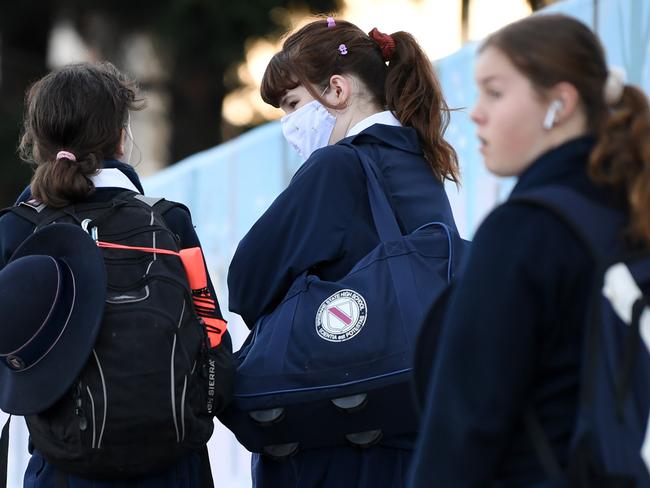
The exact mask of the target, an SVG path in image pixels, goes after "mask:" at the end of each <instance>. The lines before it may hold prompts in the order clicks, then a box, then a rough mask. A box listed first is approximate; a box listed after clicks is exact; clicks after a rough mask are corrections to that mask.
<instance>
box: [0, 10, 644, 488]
mask: <svg viewBox="0 0 650 488" xmlns="http://www.w3.org/2000/svg"><path fill="white" fill-rule="evenodd" d="M1 1H2V6H1V7H0V115H1V116H0V158H1V159H0V203H1V204H2V205H8V204H11V203H12V202H13V201H14V199H15V198H16V196H17V195H18V193H19V192H20V191H21V190H22V189H23V188H24V186H25V185H27V184H28V182H29V177H30V169H29V167H28V166H27V165H26V164H24V163H21V162H20V161H19V160H18V157H17V155H16V147H17V143H18V138H19V134H20V126H21V116H22V109H23V97H24V93H25V90H26V88H27V87H28V86H29V84H30V83H31V82H32V81H34V80H36V79H38V78H39V77H41V76H42V75H43V74H45V73H46V72H47V71H49V70H50V69H52V68H55V67H57V66H61V65H63V64H66V63H70V62H77V61H84V60H109V61H111V62H113V63H114V64H115V65H117V66H118V68H120V69H121V70H122V71H125V72H127V73H129V74H130V75H132V76H133V77H135V78H136V79H137V80H138V81H139V83H140V86H141V88H142V90H143V92H144V95H145V96H146V98H147V100H148V107H147V108H146V109H145V110H144V111H141V112H136V113H134V114H133V116H132V120H131V125H132V130H133V136H134V140H135V143H136V149H135V150H134V151H133V156H132V161H129V162H130V163H131V164H133V165H134V166H136V170H137V171H138V173H140V175H141V176H142V177H143V184H144V188H145V191H146V193H147V194H149V195H152V196H164V197H166V198H168V199H172V200H177V201H180V202H183V203H185V204H186V205H188V206H189V208H190V209H191V211H192V216H193V220H194V224H195V226H196V229H197V232H198V234H199V237H200V239H201V242H202V244H203V248H204V252H205V254H206V260H207V262H208V266H209V268H210V274H211V277H212V280H213V282H214V284H215V286H216V288H217V291H218V294H219V301H220V303H221V307H222V310H223V311H224V315H225V317H226V319H227V320H228V321H229V329H230V331H231V334H232V337H233V342H234V346H235V348H238V347H239V345H240V344H241V343H242V342H243V340H244V339H245V337H246V334H247V332H248V331H247V329H246V327H245V325H244V324H243V322H242V321H241V319H240V318H239V317H238V316H237V315H235V314H232V313H229V312H228V293H227V287H226V275H227V270H228V264H229V263H230V259H231V257H232V254H233V253H234V251H235V249H236V246H237V244H238V242H239V240H240V239H241V238H242V237H243V235H244V234H245V233H246V231H248V229H249V228H250V227H251V225H252V224H253V223H254V222H255V220H256V219H257V218H258V217H259V216H260V215H261V213H262V212H264V210H265V209H266V208H267V207H268V206H269V205H270V204H271V202H272V201H273V199H274V198H275V197H276V196H277V195H278V193H280V192H281V191H282V190H283V189H284V188H285V187H286V185H287V184H288V182H289V180H290V178H291V176H292V175H293V173H294V172H295V170H296V169H297V168H298V167H299V165H300V164H301V161H300V159H299V158H298V156H297V154H295V152H294V151H293V150H292V149H290V148H289V147H288V146H287V144H286V142H285V141H284V138H283V136H282V132H281V129H280V124H279V122H278V119H279V117H280V116H281V115H282V112H281V111H279V110H277V109H275V108H273V107H270V106H267V105H265V104H264V103H263V102H262V101H261V99H260V97H259V83H260V80H261V77H262V74H263V72H264V69H265V67H266V64H267V63H268V60H269V59H270V57H271V56H272V55H273V54H274V53H275V52H276V51H277V49H278V48H279V46H280V43H281V38H282V35H283V34H284V33H286V32H287V31H290V30H293V29H295V28H297V27H299V26H300V25H302V24H303V23H306V22H308V21H309V20H312V19H313V15H314V14H334V16H335V17H338V18H345V19H346V20H350V21H352V22H354V23H355V24H357V25H358V26H359V27H361V28H362V29H363V30H365V31H366V32H368V31H370V30H371V29H372V28H373V27H377V28H378V29H379V30H380V31H382V32H386V33H392V32H395V31H398V30H405V31H408V32H410V33H412V34H413V35H414V36H415V37H416V38H417V39H418V40H419V41H420V43H421V44H422V46H423V48H424V49H425V51H426V52H427V54H428V55H429V57H430V59H431V60H432V63H433V65H434V68H435V69H436V71H437V73H438V76H439V78H440V81H441V85H442V88H443V92H444V95H445V97H446V99H447V102H448V104H449V106H450V107H453V108H456V109H458V110H456V111H454V112H453V113H452V116H451V123H450V125H449V128H448V130H447V133H446V138H447V139H448V140H449V142H450V143H451V144H452V145H453V146H454V147H455V149H456V150H457V152H458V154H459V159H460V165H461V173H462V180H463V181H462V185H461V186H460V187H456V186H455V185H448V186H447V193H448V195H449V198H450V201H451V203H452V209H453V211H454V215H455V217H456V221H457V223H458V227H459V230H460V232H461V235H462V236H463V237H465V238H469V239H471V237H472V235H473V233H474V231H475V229H476V227H477V226H478V225H479V224H480V222H481V220H482V219H483V218H484V216H485V215H486V213H487V212H489V211H490V210H491V209H492V208H493V207H494V205H496V204H498V203H499V202H500V201H501V200H502V199H503V198H505V197H506V196H507V194H508V193H509V191H510V189H511V188H512V186H513V184H514V183H515V181H514V179H512V178H506V179H503V178H496V177H494V176H493V175H491V174H489V173H488V172H487V171H486V170H485V169H484V167H483V165H482V162H481V157H480V154H479V152H478V140H477V138H476V137H475V128H474V126H473V124H472V123H471V121H470V119H469V110H470V109H471V107H472V105H473V103H474V100H475V97H476V88H475V86H474V83H473V64H474V58H475V52H476V47H477V46H478V45H479V44H480V40H481V39H482V38H484V37H485V36H486V35H487V34H489V33H490V32H492V31H494V30H496V29H498V28H499V27H501V26H503V25H505V24H506V23H509V22H511V21H513V20H517V19H519V18H522V17H525V16H527V15H531V14H532V13H535V12H537V11H540V12H539V14H543V13H545V12H562V13H566V14H568V15H572V16H574V17H576V18H578V19H579V20H581V21H583V22H584V23H586V24H587V25H589V26H590V27H591V28H593V29H594V30H595V31H596V32H597V33H598V35H599V36H600V38H601V40H602V41H603V44H604V45H605V48H606V51H607V58H608V62H609V63H610V64H612V65H616V66H620V67H623V68H624V69H625V70H626V72H627V76H628V81H629V82H632V83H635V84H637V85H640V86H641V87H642V88H644V89H645V90H646V93H648V92H650V51H649V48H650V43H649V40H650V2H649V1H647V0H563V1H562V0H560V1H554V0H546V1H544V0H539V1H534V0H316V1H313V0H303V1H301V0H292V1H275V0H239V1H235V2H226V1H224V0H158V1H157V2H154V1H150V0H130V1H126V0H106V1H100V0H50V1H47V0H22V1H21V2H18V3H12V4H11V5H9V3H8V1H7V0H1ZM2 420H3V415H2V414H1V413H0V421H2ZM17 420H19V421H18V422H12V428H11V432H12V442H11V448H10V478H9V484H8V486H10V487H19V486H22V481H21V480H22V472H23V471H24V465H25V463H26V460H27V457H28V455H27V449H26V445H27V431H26V429H25V427H24V423H22V422H21V421H20V419H17ZM209 448H210V456H211V465H212V470H213V475H214V478H215V485H216V486H218V487H219V486H223V487H228V488H230V487H234V488H239V487H247V486H250V485H251V481H250V468H249V465H250V454H249V453H248V452H246V451H245V450H244V449H243V448H241V446H239V444H238V443H237V441H236V439H235V438H234V436H233V435H232V434H231V433H230V432H229V431H227V430H226V429H225V428H223V427H222V426H221V425H220V424H219V422H218V421H215V434H214V436H213V438H212V439H211V441H210V444H209Z"/></svg>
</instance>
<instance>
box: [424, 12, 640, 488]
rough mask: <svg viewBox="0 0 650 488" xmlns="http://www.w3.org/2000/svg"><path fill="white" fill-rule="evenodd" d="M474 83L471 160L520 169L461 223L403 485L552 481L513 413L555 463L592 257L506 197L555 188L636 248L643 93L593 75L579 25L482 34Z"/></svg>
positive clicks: (597, 69)
mask: <svg viewBox="0 0 650 488" xmlns="http://www.w3.org/2000/svg"><path fill="white" fill-rule="evenodd" d="M475 77H476V83H477V84H478V88H479V95H478V100H477V102H476V106H475V107H474V109H473V111H472V114H471V116H472V120H473V121H474V122H475V124H476V126H477V133H478V134H477V135H478V137H479V140H480V142H481V146H480V150H481V153H482V154H483V158H484V161H485V165H486V166H487V168H488V169H489V170H490V171H491V172H493V173H495V174H497V175H500V176H517V177H518V178H519V179H518V182H517V184H516V186H515V188H514V189H513V191H512V194H511V196H510V198H509V200H508V201H506V202H505V203H504V204H503V205H501V206H499V207H497V208H496V209H495V210H494V211H493V212H492V213H491V214H490V215H489V216H488V217H487V218H486V219H485V221H484V222H483V223H482V225H481V226H480V228H479V229H478V231H477V232H476V235H475V238H474V241H473V247H472V252H471V254H470V257H469V261H468V263H467V267H466V269H465V273H464V274H463V276H462V277H461V279H460V280H459V282H458V283H457V287H456V289H455V292H454V294H453V295H452V297H451V301H450V303H449V309H448V312H447V315H446V319H445V323H444V327H443V333H442V336H441V339H440V342H439V350H438V354H437V356H436V358H437V359H436V363H435V365H434V369H433V372H432V374H431V378H432V382H431V383H430V387H429V398H428V407H427V408H428V410H427V411H426V413H425V414H424V416H423V419H424V420H423V425H422V428H421V434H420V435H421V437H420V439H419V445H418V450H417V455H416V458H415V460H414V466H413V481H414V482H413V483H412V486H417V487H429V486H536V487H542V486H544V487H545V486H556V485H554V484H551V480H550V479H549V478H548V476H547V474H546V473H545V471H544V469H543V468H542V463H541V462H540V461H541V460H540V458H541V456H538V454H537V453H536V451H535V448H534V443H533V442H532V440H531V434H530V430H529V429H527V427H526V426H525V425H526V423H527V420H525V419H526V418H529V417H527V412H530V411H531V409H532V411H533V412H534V415H535V416H536V418H537V419H538V423H539V427H540V428H541V431H542V432H543V434H542V435H543V436H544V437H546V438H547V440H548V446H549V449H550V456H549V457H552V458H555V459H557V461H558V462H559V470H562V471H564V470H566V469H567V465H568V463H569V455H570V452H569V450H570V441H571V435H572V432H573V430H574V427H575V422H576V413H577V407H578V391H579V386H580V381H579V378H580V371H579V367H580V362H581V357H582V351H583V350H582V343H583V336H584V333H585V330H584V325H585V322H586V320H585V319H586V315H587V299H588V296H590V294H591V283H592V279H593V278H594V277H595V274H594V273H595V268H596V264H595V262H594V260H593V258H592V257H591V254H590V252H589V249H587V248H586V246H585V244H583V242H582V241H581V240H580V239H579V238H578V236H577V235H576V234H574V233H573V231H572V229H571V228H570V227H569V225H568V224H567V223H565V222H564V221H563V220H562V218H561V217H560V216H559V215H556V214H554V213H553V212H552V211H551V210H549V209H547V208H544V207H542V206H537V205H531V204H528V203H524V202H522V201H521V200H520V201H516V200H517V198H518V197H519V196H520V195H522V194H526V192H530V191H532V190H536V189H537V190H538V191H539V189H540V188H544V187H546V186H558V185H559V186H563V187H567V188H569V189H571V190H572V191H573V192H576V193H578V194H579V195H581V196H583V197H584V198H586V199H589V200H592V201H593V202H595V203H598V204H600V205H602V206H604V207H605V208H607V209H614V210H616V211H619V212H620V214H621V216H625V215H629V216H630V221H629V226H628V228H627V233H626V236H627V238H628V239H629V241H630V242H629V243H628V244H629V245H633V246H639V247H647V245H648V243H649V242H650V213H649V212H648V209H650V112H649V110H648V101H647V98H646V97H645V95H644V94H643V93H642V92H641V91H640V90H639V89H638V88H636V87H633V86H630V85H627V84H625V83H624V81H623V80H622V78H621V75H620V72H619V71H615V70H611V71H610V70H608V68H607V65H606V63H605V55H604V53H603V49H602V47H601V45H600V42H599V41H598V39H597V38H596V36H595V35H594V33H593V32H592V31H591V30H589V28H588V27H586V26H585V25H584V24H582V23H580V22H578V21H577V20H575V19H572V18H570V17H566V16H562V15H535V16H532V17H529V18H526V19H524V20H521V21H518V22H515V23H513V24H510V25H508V26H506V27H504V28H503V29H501V30H500V31H497V32H496V33H494V34H492V35H491V36H489V37H488V38H487V40H486V41H485V42H484V43H483V45H482V46H481V48H480V49H479V54H478V59H477V61H476V69H475ZM621 234H623V232H621ZM612 237H613V238H618V239H622V236H618V235H615V236H612ZM590 486H593V485H590ZM608 486H609V485H608Z"/></svg>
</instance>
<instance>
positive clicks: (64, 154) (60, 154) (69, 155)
mask: <svg viewBox="0 0 650 488" xmlns="http://www.w3.org/2000/svg"><path fill="white" fill-rule="evenodd" d="M63 158H66V159H69V160H70V161H76V160H77V156H75V155H74V154H72V153H71V152H69V151H59V152H58V153H56V159H63Z"/></svg>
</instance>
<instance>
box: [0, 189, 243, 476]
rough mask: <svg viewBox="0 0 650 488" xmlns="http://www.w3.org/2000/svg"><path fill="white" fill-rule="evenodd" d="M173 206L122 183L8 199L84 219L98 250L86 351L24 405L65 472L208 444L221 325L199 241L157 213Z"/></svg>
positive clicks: (122, 469)
mask: <svg viewBox="0 0 650 488" xmlns="http://www.w3.org/2000/svg"><path fill="white" fill-rule="evenodd" d="M176 206H182V205H180V204H178V203H175V202H169V201H166V200H162V199H151V198H147V197H144V196H142V195H140V194H137V193H135V192H131V191H127V192H124V193H122V194H120V195H119V196H118V197H116V198H115V199H113V200H112V201H110V202H107V203H96V204H95V203H92V204H91V203H84V204H76V205H71V206H69V207H65V208H63V209H52V208H48V207H45V206H43V205H34V204H33V202H30V203H26V204H21V205H19V206H17V207H14V208H13V209H11V211H12V212H14V213H16V214H18V215H20V216H22V217H24V218H26V219H28V220H30V221H31V222H33V223H34V224H35V225H36V226H37V230H38V229H39V228H42V227H44V226H47V225H55V226H56V225H58V223H59V222H67V223H75V224H77V225H81V227H82V228H83V229H84V230H86V231H87V232H88V233H89V234H90V235H91V236H92V237H93V239H94V240H95V241H96V242H97V245H98V246H99V247H100V248H101V249H102V253H103V257H104V264H105V268H106V272H107V281H108V284H107V295H106V306H105V310H104V315H103V319H102V323H101V327H100V330H99V334H98V336H97V340H96V342H95V345H94V348H93V350H92V351H91V354H90V359H89V361H88V362H87V363H86V365H85V366H84V368H83V370H82V372H81V374H80V375H79V377H78V378H77V380H76V381H75V382H74V384H73V386H72V388H71V389H70V391H69V394H66V395H64V396H63V397H62V398H60V400H58V401H57V402H56V403H55V404H54V405H53V406H52V407H50V408H48V409H47V410H45V411H43V412H40V413H38V414H35V415H28V416H26V422H27V426H28V428H29V432H30V436H31V439H32V442H33V444H34V446H35V448H36V449H37V450H38V451H39V452H40V453H41V454H42V455H43V456H44V457H45V459H46V460H47V461H48V462H50V463H52V464H53V465H54V466H57V467H59V468H60V469H61V470H62V471H64V472H67V473H71V474H76V475H80V476H87V477H92V478H120V477H131V476H138V475H143V474H147V473H150V472H154V471H156V470H160V469H164V468H165V467H168V466H169V464H170V463H172V462H173V461H174V460H176V459H179V458H180V457H181V456H183V455H185V454H187V453H189V452H191V451H195V450H199V449H203V448H204V447H205V444H206V443H207V441H208V439H209V438H210V436H211V434H212V430H213V416H214V414H215V413H216V412H218V411H219V410H220V409H221V408H223V406H224V405H225V404H226V403H227V402H228V401H229V398H230V394H231V386H232V362H231V356H230V352H229V351H228V350H227V349H226V348H225V347H221V346H220V342H221V336H222V334H223V333H224V332H225V330H226V324H225V322H224V321H223V320H221V319H219V318H217V317H216V315H215V313H214V311H215V303H214V301H213V299H212V297H211V296H210V293H209V292H208V289H207V277H206V274H205V268H204V262H203V257H202V255H201V251H200V248H193V249H189V250H181V249H179V242H178V237H177V236H176V235H175V234H173V232H172V231H171V230H170V229H169V228H168V226H167V224H166V223H165V221H164V219H163V217H162V215H163V214H164V213H165V212H167V211H168V210H170V209H171V208H172V207H176ZM188 281H189V283H188ZM190 285H191V286H192V288H190Z"/></svg>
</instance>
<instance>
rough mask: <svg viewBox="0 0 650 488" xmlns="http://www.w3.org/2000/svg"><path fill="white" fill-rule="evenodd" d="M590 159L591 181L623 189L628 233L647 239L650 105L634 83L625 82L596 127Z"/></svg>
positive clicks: (649, 221) (649, 239)
mask: <svg viewBox="0 0 650 488" xmlns="http://www.w3.org/2000/svg"><path fill="white" fill-rule="evenodd" d="M598 134H599V137H598V143H597V145H596V147H595V148H594V150H593V152H592V153H591V158H590V161H589V171H590V176H591V177H592V178H593V179H594V181H597V182H600V183H604V184H608V185H611V186H613V187H615V188H620V189H624V190H625V192H626V194H627V200H628V203H629V207H630V217H631V219H630V221H631V223H630V229H629V230H630V234H631V236H632V238H633V239H635V240H637V241H641V242H644V243H645V244H646V245H647V244H649V243H650V107H649V106H648V98H647V97H646V95H645V94H644V93H643V92H642V91H641V90H639V89H638V88H637V87H635V86H631V85H626V86H625V87H624V89H623V94H622V96H621V100H620V101H619V102H618V103H617V104H615V105H614V106H613V107H611V110H610V111H609V113H608V115H607V116H605V118H604V120H603V122H602V124H601V127H600V130H599V131H598Z"/></svg>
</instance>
